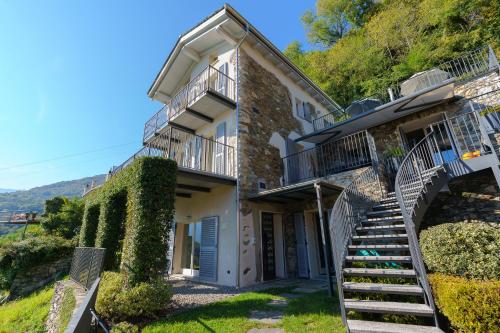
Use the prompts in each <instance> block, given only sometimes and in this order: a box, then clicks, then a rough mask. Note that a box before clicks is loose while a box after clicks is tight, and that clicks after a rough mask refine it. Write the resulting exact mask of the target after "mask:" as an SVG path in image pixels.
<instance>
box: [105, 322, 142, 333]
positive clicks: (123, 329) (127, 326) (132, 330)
mask: <svg viewBox="0 0 500 333" xmlns="http://www.w3.org/2000/svg"><path fill="white" fill-rule="evenodd" d="M111 333H139V327H137V326H136V325H134V324H131V323H128V322H126V321H122V322H121V323H118V324H116V325H113V328H112V329H111Z"/></svg>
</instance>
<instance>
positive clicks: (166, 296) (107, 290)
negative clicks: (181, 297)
mask: <svg viewBox="0 0 500 333" xmlns="http://www.w3.org/2000/svg"><path fill="white" fill-rule="evenodd" d="M171 297H172V294H171V292H170V286H169V285H168V284H167V283H166V281H165V280H164V279H163V278H158V279H156V280H155V281H152V282H148V283H146V282H141V283H139V284H137V285H135V286H133V287H127V285H126V283H125V276H124V275H123V274H121V273H116V272H104V274H103V276H102V279H101V282H100V284H99V292H98V294H97V302H96V310H97V312H99V314H101V315H102V316H104V317H105V318H108V319H110V320H111V321H113V322H120V321H124V320H129V319H132V320H133V319H135V318H152V317H154V316H155V314H156V313H158V311H160V310H162V309H165V307H166V306H167V303H168V302H169V300H170V298H171Z"/></svg>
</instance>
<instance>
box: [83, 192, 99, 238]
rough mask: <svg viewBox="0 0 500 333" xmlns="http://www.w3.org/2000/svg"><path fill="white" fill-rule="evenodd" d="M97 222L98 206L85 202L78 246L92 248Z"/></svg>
mask: <svg viewBox="0 0 500 333" xmlns="http://www.w3.org/2000/svg"><path fill="white" fill-rule="evenodd" d="M98 222H99V205H97V204H94V203H90V202H85V209H84V211H83V220H82V227H81V229H80V246H88V247H92V246H94V243H95V235H96V231H97V224H98Z"/></svg>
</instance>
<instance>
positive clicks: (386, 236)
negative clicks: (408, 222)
mask: <svg viewBox="0 0 500 333" xmlns="http://www.w3.org/2000/svg"><path fill="white" fill-rule="evenodd" d="M352 238H353V239H384V238H387V239H388V238H408V235H407V234H385V235H356V236H352Z"/></svg>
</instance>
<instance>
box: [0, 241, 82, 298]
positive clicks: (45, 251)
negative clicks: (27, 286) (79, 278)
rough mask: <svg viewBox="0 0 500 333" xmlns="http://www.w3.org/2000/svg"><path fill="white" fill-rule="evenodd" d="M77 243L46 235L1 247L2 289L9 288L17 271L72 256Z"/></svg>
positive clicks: (0, 277)
mask: <svg viewBox="0 0 500 333" xmlns="http://www.w3.org/2000/svg"><path fill="white" fill-rule="evenodd" d="M74 247H75V243H74V242H73V241H72V240H68V239H64V238H62V237H58V236H51V235H45V236H40V237H36V238H35V237H33V238H27V239H25V240H23V241H19V242H15V243H9V244H5V245H3V246H1V247H0V289H8V288H9V287H10V284H11V283H12V281H13V280H14V278H15V276H16V274H17V273H19V272H21V271H23V270H26V269H28V268H30V267H33V266H37V265H40V264H44V263H47V262H52V261H54V260H57V259H60V258H63V257H67V256H70V255H71V254H72V253H73V250H74Z"/></svg>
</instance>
